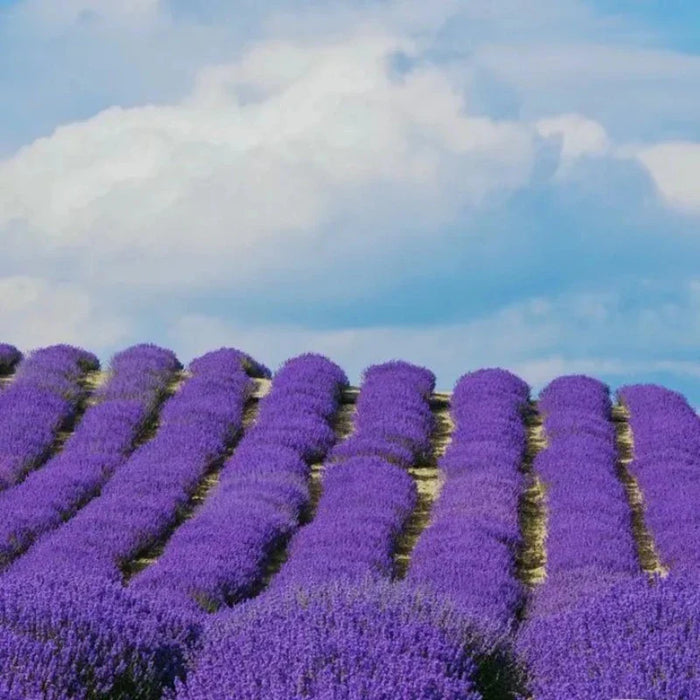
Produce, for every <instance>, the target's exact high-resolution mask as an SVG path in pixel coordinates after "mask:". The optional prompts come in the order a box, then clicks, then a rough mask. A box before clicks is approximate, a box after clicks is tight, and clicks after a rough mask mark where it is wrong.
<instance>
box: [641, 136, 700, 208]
mask: <svg viewBox="0 0 700 700" xmlns="http://www.w3.org/2000/svg"><path fill="white" fill-rule="evenodd" d="M637 158H638V159H639V161H640V162H641V163H642V164H643V165H644V167H645V168H646V169H647V170H648V171H649V174H650V175H651V177H652V179H653V180H654V183H655V184H656V187H657V188H658V190H659V192H660V193H661V196H662V197H663V198H664V199H665V200H666V202H667V203H668V204H669V205H670V206H672V207H674V208H677V209H680V210H682V211H686V212H690V213H696V214H700V143H693V142H688V141H675V142H667V143H659V144H656V145H653V146H650V147H648V148H643V149H641V150H639V151H638V152H637Z"/></svg>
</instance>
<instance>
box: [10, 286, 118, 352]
mask: <svg viewBox="0 0 700 700" xmlns="http://www.w3.org/2000/svg"><path fill="white" fill-rule="evenodd" d="M130 332H131V329H130V327H129V324H128V323H127V322H126V321H124V320H122V319H120V318H118V317H116V316H115V315H114V314H113V313H111V314H109V315H103V312H102V310H101V308H100V306H99V305H98V304H95V303H94V302H93V300H92V299H91V298H90V295H89V294H88V293H87V292H86V291H85V290H84V289H82V288H81V287H79V286H77V285H74V284H62V283H51V282H48V281H46V280H44V279H40V278H37V277H30V276H22V275H16V276H12V277H0V337H2V339H3V342H9V343H13V344H14V345H16V346H17V347H19V348H21V349H23V350H28V349H31V348H35V347H39V346H42V345H53V344H54V343H72V344H75V345H80V346H82V347H85V348H87V349H88V350H91V351H93V352H98V353H99V351H100V350H102V349H104V348H107V347H110V346H112V345H114V344H116V343H119V342H123V341H124V340H125V339H126V338H127V337H128V335H129V333H130Z"/></svg>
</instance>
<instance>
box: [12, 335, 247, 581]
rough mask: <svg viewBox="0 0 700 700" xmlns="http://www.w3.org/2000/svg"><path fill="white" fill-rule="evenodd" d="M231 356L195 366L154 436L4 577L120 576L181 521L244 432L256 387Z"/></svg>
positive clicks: (163, 413) (208, 359) (165, 409)
mask: <svg viewBox="0 0 700 700" xmlns="http://www.w3.org/2000/svg"><path fill="white" fill-rule="evenodd" d="M232 356H234V357H238V353H237V351H234V350H231V351H227V350H225V349H224V350H219V351H216V353H214V357H206V356H205V357H206V361H202V362H200V363H199V364H198V365H195V367H194V369H192V377H191V378H190V379H188V380H187V381H186V382H185V383H184V384H183V386H182V388H181V389H180V391H179V392H178V393H177V394H176V395H175V396H173V397H172V398H171V399H169V400H168V401H166V403H165V404H164V406H163V409H162V411H161V415H160V421H161V424H160V427H159V429H158V432H157V433H156V435H155V437H154V438H153V439H152V440H151V441H150V442H148V443H146V444H144V445H142V446H141V447H139V448H138V449H137V450H136V451H135V452H134V453H133V454H132V456H131V457H130V458H129V459H128V460H127V461H126V462H125V463H124V464H123V465H121V467H120V468H119V469H118V470H116V471H115V473H114V475H113V476H112V478H111V479H109V480H108V481H107V483H106V484H105V486H104V488H103V489H102V493H101V494H100V496H99V497H98V498H95V499H93V500H92V501H91V502H90V503H89V504H88V505H87V506H86V507H85V508H83V509H82V510H81V511H79V512H78V514H77V515H75V516H74V517H73V518H72V519H71V520H69V521H68V522H67V523H66V524H65V525H63V526H62V527H60V528H58V529H57V530H56V531H55V532H53V533H51V534H50V535H49V536H47V537H45V538H42V540H41V541H40V542H38V543H37V544H36V545H35V546H34V547H32V548H31V549H30V550H29V551H28V552H27V553H26V554H25V555H24V556H23V557H20V558H19V559H18V560H16V561H15V563H14V564H13V565H12V566H11V567H10V568H9V569H8V573H7V574H6V575H10V574H11V575H12V576H19V577H22V576H24V575H27V574H33V573H35V572H36V571H50V572H51V573H52V574H54V575H56V576H59V575H61V576H66V575H67V576H69V577H70V576H72V575H74V573H75V572H92V573H94V574H100V575H103V576H105V577H106V578H109V579H114V580H119V579H120V578H121V571H120V569H121V567H123V566H125V565H126V563H127V562H129V561H130V560H131V559H133V558H134V557H135V556H137V555H138V554H139V553H140V552H141V551H143V550H144V549H146V548H147V547H149V546H151V545H152V544H153V543H154V542H156V541H157V540H158V538H159V537H162V536H163V535H164V534H166V533H167V532H168V531H169V529H170V528H172V527H173V526H174V525H175V524H176V522H177V518H178V514H179V512H181V511H182V509H184V508H185V507H186V505H187V503H188V501H189V500H190V498H191V496H192V494H193V492H194V490H195V488H196V487H197V484H198V483H199V481H200V480H201V478H202V477H203V475H204V474H205V473H206V471H207V469H208V467H209V465H210V464H211V463H212V462H213V461H215V460H217V459H221V458H222V456H223V455H224V452H225V450H226V446H227V445H228V444H229V443H230V442H231V441H232V440H233V439H234V438H235V437H236V436H237V434H238V433H239V432H240V431H241V428H242V419H243V407H244V403H245V401H246V399H247V397H248V395H249V393H250V391H251V389H252V385H251V382H250V379H249V377H248V375H247V374H246V373H245V371H244V369H243V366H242V364H241V363H240V362H238V361H234V362H232V361H231V357H232ZM217 360H218V361H217Z"/></svg>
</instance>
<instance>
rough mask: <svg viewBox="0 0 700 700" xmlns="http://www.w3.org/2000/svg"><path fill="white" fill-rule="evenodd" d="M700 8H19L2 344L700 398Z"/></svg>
mask: <svg viewBox="0 0 700 700" xmlns="http://www.w3.org/2000/svg"><path fill="white" fill-rule="evenodd" d="M698 26H700V4H698V3H696V2H689V1H681V0H665V1H664V2H661V1H660V0H617V1H615V2H613V1H608V0H432V1H431V2H430V3H426V2H424V1H422V0H373V1H372V0H343V2H340V1H338V2H331V1H330V0H327V1H321V0H303V1H302V0H272V1H270V2H265V3H259V2H254V1H253V0H208V1H206V2H205V1H204V0H200V1H197V2H196V1H194V0H63V1H62V2H60V3H57V2H55V0H0V95H2V109H0V242H1V245H2V248H1V250H2V252H1V254H0V339H1V340H2V341H4V342H11V343H14V344H15V345H17V346H18V347H20V348H21V349H23V350H25V351H26V350H30V349H32V348H35V347H39V346H42V345H47V344H53V343H56V342H68V343H73V344H77V345H81V346H83V347H85V348H88V349H90V350H92V351H93V352H95V353H96V354H98V356H99V357H100V358H101V359H102V361H103V363H104V364H105V365H106V364H107V363H108V362H109V358H110V357H111V356H112V354H113V353H114V352H116V351H118V350H119V349H123V348H125V347H127V346H128V345H131V344H134V343H137V342H154V343H158V344H161V345H164V346H166V347H170V348H172V349H173V350H175V352H176V353H177V354H178V357H179V358H180V359H181V361H183V363H186V362H188V361H189V360H191V359H192V358H193V357H195V356H197V355H198V354H201V353H203V352H206V351H208V350H212V349H215V348H217V347H220V346H233V347H238V348H240V349H242V350H245V351H246V352H249V353H250V354H252V355H253V356H255V357H256V359H258V360H260V361H261V362H264V363H265V364H267V365H268V366H270V367H271V368H272V369H275V368H277V367H278V366H279V365H280V364H281V363H282V362H283V361H284V360H285V359H287V358H289V357H291V356H293V355H296V354H299V353H301V352H307V351H314V352H321V353H323V354H325V355H327V356H329V357H330V358H332V359H333V360H335V361H336V362H338V363H339V364H340V365H341V366H342V367H343V368H344V369H345V370H346V372H347V373H348V376H349V377H350V379H351V381H352V382H354V383H357V382H358V381H359V378H360V373H361V370H362V369H363V368H365V367H366V366H368V365H370V364H372V363H376V362H382V361H386V360H390V359H397V358H400V359H405V360H409V361H411V362H416V363H418V364H422V365H425V366H428V367H430V368H431V369H432V370H433V371H434V372H435V373H436V375H437V385H438V388H440V389H443V390H450V389H451V388H452V387H453V385H454V383H455V381H456V380H457V379H458V377H459V376H460V375H462V374H464V373H465V372H468V371H471V370H474V369H477V368H480V367H494V366H500V367H505V368H507V369H510V370H511V371H513V372H516V373H518V374H519V375H520V376H522V377H523V378H525V379H526V380H528V381H529V382H530V383H531V384H532V386H533V389H534V390H535V391H536V390H539V388H541V387H542V386H543V385H545V384H546V383H547V382H548V381H550V380H551V379H553V378H554V377H556V376H558V375H562V374H573V373H584V374H589V375H591V376H595V377H598V378H600V379H602V380H603V381H605V382H607V383H608V384H609V385H610V386H611V388H612V389H613V390H614V389H616V388H618V387H619V386H621V385H624V384H629V383H637V382H656V383H662V384H664V385H666V386H669V387H671V388H673V389H676V390H678V391H681V392H683V393H684V394H685V395H686V396H687V397H688V398H689V400H690V401H691V403H693V405H695V406H697V407H700V32H698V31H697V30H696V28H697V27H698Z"/></svg>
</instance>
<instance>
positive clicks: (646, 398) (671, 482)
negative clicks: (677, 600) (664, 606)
mask: <svg viewBox="0 0 700 700" xmlns="http://www.w3.org/2000/svg"><path fill="white" fill-rule="evenodd" d="M619 396H620V399H621V401H622V402H623V403H624V405H625V406H626V407H627V408H628V410H629V412H630V426H631V428H632V435H633V441H634V459H633V461H632V463H631V464H630V466H629V469H630V472H631V473H632V474H633V475H634V476H635V477H636V479H637V482H638V483H639V486H640V489H641V492H642V494H643V498H644V507H645V511H644V517H645V522H646V525H647V527H648V528H649V531H650V533H651V535H652V538H653V541H654V544H655V546H656V549H657V551H658V553H659V557H660V559H661V563H662V564H663V565H665V566H667V567H668V568H669V569H670V570H671V572H672V574H673V573H675V572H678V573H680V572H683V573H684V574H686V575H687V576H689V577H693V578H694V579H695V580H698V579H699V578H700V510H699V509H698V503H700V418H699V417H698V416H697V414H696V413H695V412H694V411H693V409H692V408H691V407H690V406H689V405H688V403H687V401H686V400H685V399H684V398H683V397H682V396H681V395H680V394H677V393H676V392H674V391H671V390H669V389H665V388H663V387H660V386H655V385H635V386H627V387H623V388H622V389H620V391H619Z"/></svg>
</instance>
